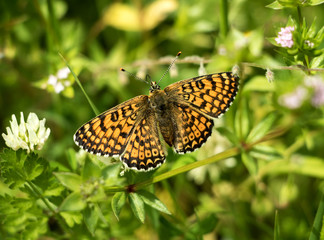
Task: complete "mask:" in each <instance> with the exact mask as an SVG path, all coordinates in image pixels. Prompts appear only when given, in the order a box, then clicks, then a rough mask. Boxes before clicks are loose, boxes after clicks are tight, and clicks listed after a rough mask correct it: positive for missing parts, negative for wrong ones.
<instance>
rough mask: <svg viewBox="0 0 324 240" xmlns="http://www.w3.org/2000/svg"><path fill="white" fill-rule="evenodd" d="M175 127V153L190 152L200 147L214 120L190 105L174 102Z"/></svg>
mask: <svg viewBox="0 0 324 240" xmlns="http://www.w3.org/2000/svg"><path fill="white" fill-rule="evenodd" d="M172 112H173V113H174V114H175V116H176V117H175V118H174V121H175V122H176V124H175V125H176V129H175V134H174V142H173V147H174V149H175V151H176V152H177V153H187V152H192V151H194V150H195V149H197V148H200V147H201V146H202V144H204V143H205V142H206V141H207V139H208V137H209V136H210V135H211V133H212V128H213V126H214V122H213V120H212V119H210V118H208V117H206V116H204V115H203V114H201V113H199V112H198V111H197V110H195V109H194V108H192V107H189V106H186V105H181V104H175V105H174V107H173V110H172Z"/></svg>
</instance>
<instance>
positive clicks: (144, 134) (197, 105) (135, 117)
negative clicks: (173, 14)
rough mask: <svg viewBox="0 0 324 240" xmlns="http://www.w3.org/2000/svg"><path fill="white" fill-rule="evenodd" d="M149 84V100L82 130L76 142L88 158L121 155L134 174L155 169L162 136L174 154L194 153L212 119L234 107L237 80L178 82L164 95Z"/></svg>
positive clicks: (126, 105) (218, 77)
mask: <svg viewBox="0 0 324 240" xmlns="http://www.w3.org/2000/svg"><path fill="white" fill-rule="evenodd" d="M179 55H180V53H179V54H178V56H179ZM150 85H151V88H150V93H149V95H148V96H146V95H141V96H137V97H135V98H132V99H130V100H128V101H126V102H123V103H121V104H119V105H117V106H116V107H114V108H111V109H109V110H107V111H106V112H104V113H102V114H100V115H98V116H97V117H95V118H93V119H92V120H90V121H89V122H87V123H86V124H84V125H83V126H82V127H80V128H79V130H77V132H76V133H75V135H74V141H75V143H76V144H77V145H78V146H80V147H81V148H83V149H84V150H86V151H88V152H90V153H92V154H97V155H99V156H106V157H117V156H119V157H120V160H121V161H122V162H123V163H124V165H125V166H126V167H128V168H131V169H134V170H138V171H149V170H152V169H155V168H157V167H159V166H160V165H161V164H162V163H164V161H165V153H164V151H163V147H162V143H161V140H162V138H161V135H162V137H163V139H164V141H165V142H166V143H167V144H168V145H169V146H170V147H173V148H174V150H175V151H176V152H177V153H187V152H192V151H194V150H195V149H197V148H199V147H201V146H202V144H203V143H205V142H206V141H207V139H208V137H209V136H210V135H211V133H212V128H213V125H214V122H213V118H218V117H220V116H221V115H222V114H223V113H224V112H225V111H226V110H227V109H228V108H229V107H230V105H231V104H232V102H233V100H234V98H235V95H236V93H237V91H238V85H239V78H238V77H237V76H235V75H234V74H233V73H232V72H222V73H214V74H209V75H204V76H199V77H195V78H191V79H187V80H182V81H179V82H176V83H173V84H171V85H169V86H167V87H166V88H165V89H164V90H161V89H160V86H159V85H158V84H157V83H156V82H150Z"/></svg>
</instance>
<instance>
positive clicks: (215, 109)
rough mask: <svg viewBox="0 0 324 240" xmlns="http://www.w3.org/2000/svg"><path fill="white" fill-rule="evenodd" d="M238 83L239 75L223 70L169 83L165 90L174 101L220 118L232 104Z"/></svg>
mask: <svg viewBox="0 0 324 240" xmlns="http://www.w3.org/2000/svg"><path fill="white" fill-rule="evenodd" d="M238 85H239V78H238V77H236V76H234V75H233V73H231V72H223V73H215V74H210V75H204V76H200V77H196V78H192V79H188V80H183V81H180V82H177V83H174V84H171V85H169V86H168V87H166V88H165V89H164V91H165V92H166V93H167V94H168V95H170V96H171V97H172V98H173V99H172V101H174V102H177V103H183V104H186V105H189V106H191V107H193V108H195V109H197V110H198V111H199V112H201V113H203V114H206V115H208V116H210V117H212V118H218V117H219V116H220V115H222V114H223V113H224V112H225V111H226V110H227V109H228V108H229V106H230V105H231V104H232V102H233V100H234V98H235V95H236V93H237V90H238Z"/></svg>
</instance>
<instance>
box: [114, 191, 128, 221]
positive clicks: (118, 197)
mask: <svg viewBox="0 0 324 240" xmlns="http://www.w3.org/2000/svg"><path fill="white" fill-rule="evenodd" d="M125 202H126V193H125V192H118V193H115V195H114V196H113V198H112V200H111V208H112V210H113V212H114V214H115V216H116V218H117V220H118V221H119V214H120V211H121V209H122V208H123V206H124V205H125Z"/></svg>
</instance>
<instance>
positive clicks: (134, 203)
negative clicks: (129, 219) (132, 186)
mask: <svg viewBox="0 0 324 240" xmlns="http://www.w3.org/2000/svg"><path fill="white" fill-rule="evenodd" d="M128 199H129V202H130V205H131V208H132V210H133V213H134V215H135V216H136V217H137V218H138V219H139V220H140V221H141V222H142V223H144V220H145V208H144V202H143V200H142V198H141V197H140V196H139V194H137V193H130V194H129V195H128Z"/></svg>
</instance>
